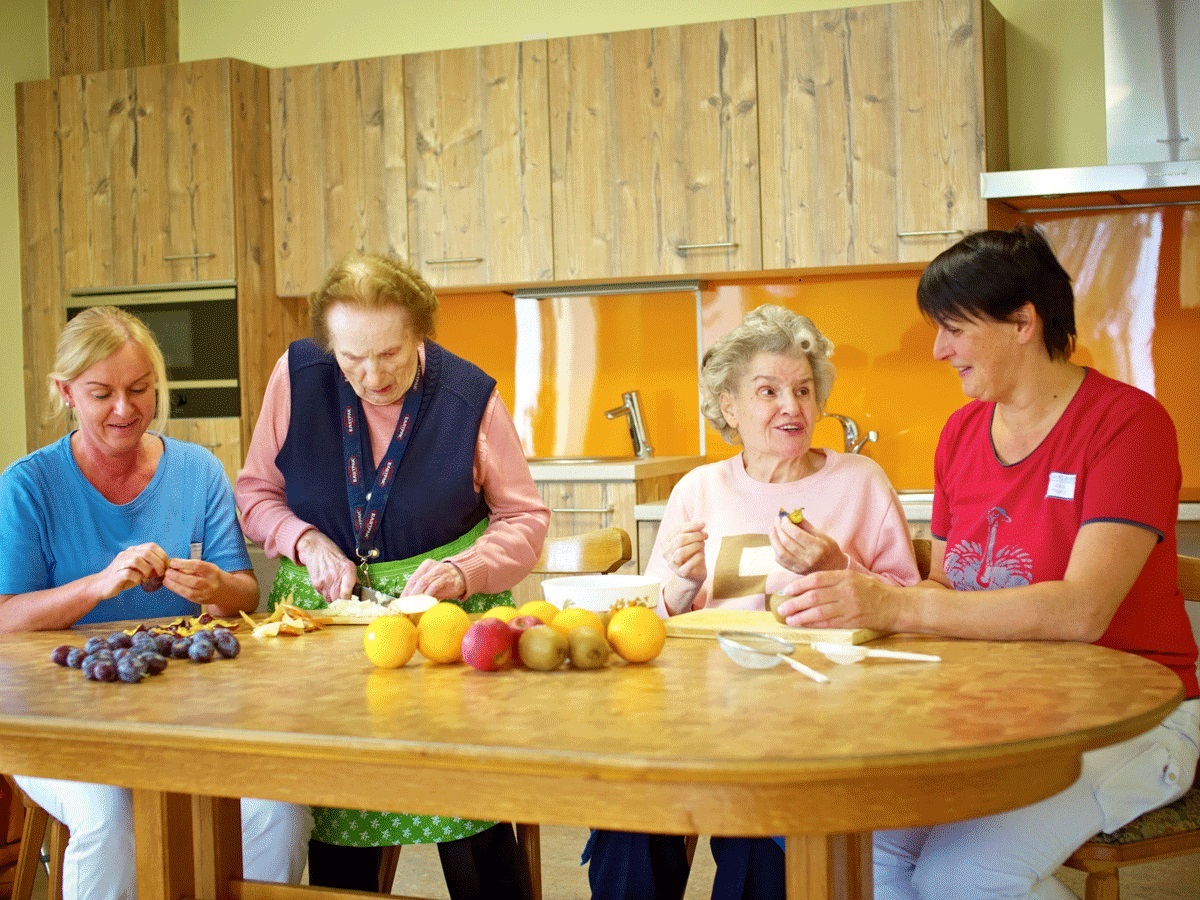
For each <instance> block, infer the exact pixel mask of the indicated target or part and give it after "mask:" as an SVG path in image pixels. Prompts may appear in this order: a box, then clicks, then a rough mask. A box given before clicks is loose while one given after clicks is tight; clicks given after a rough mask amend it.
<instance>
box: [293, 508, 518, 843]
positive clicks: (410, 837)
mask: <svg viewBox="0 0 1200 900" xmlns="http://www.w3.org/2000/svg"><path fill="white" fill-rule="evenodd" d="M486 527H487V520H486V519H485V520H483V521H482V522H480V523H479V524H478V525H476V526H475V527H474V528H473V529H471V531H469V532H467V533H466V534H464V535H463V536H462V537H460V538H459V539H458V540H455V541H452V542H450V543H449V544H446V545H444V546H442V547H438V548H436V549H434V550H431V551H430V552H429V553H425V554H422V555H420V556H413V557H410V558H409V559H402V560H397V561H396V562H384V563H371V564H369V565H368V566H367V574H368V576H369V577H370V579H371V586H372V587H373V588H375V589H376V590H378V591H383V593H385V594H391V595H392V596H398V595H399V594H400V592H401V591H402V590H403V589H404V585H405V584H407V583H408V579H409V578H410V577H411V576H412V573H413V572H415V571H416V570H417V566H419V565H420V564H421V563H422V562H423V561H424V560H426V559H446V558H447V557H449V556H453V555H455V554H456V553H461V552H462V551H463V550H466V549H467V548H468V547H470V546H471V545H472V544H473V543H475V540H476V538H478V537H479V535H481V534H483V532H484V529H485V528H486ZM289 598H290V599H289ZM281 602H291V603H292V604H293V605H295V606H299V607H300V608H302V609H321V608H323V607H325V606H328V604H327V603H326V602H325V600H324V599H323V598H322V597H321V595H320V594H318V593H317V592H316V591H315V590H314V589H313V586H312V584H310V583H309V580H308V571H307V570H306V569H305V568H304V567H303V566H298V565H296V564H295V563H293V562H292V561H291V560H289V559H287V558H283V559H280V561H279V569H278V571H277V572H276V574H275V581H274V582H273V583H272V585H271V596H270V600H269V608H270V609H274V608H275V606H276V604H278V603H281ZM455 602H456V603H459V604H460V605H461V606H462V607H463V609H465V610H466V611H467V612H469V613H482V612H487V610H489V609H491V608H492V607H493V606H512V605H513V599H512V592H511V591H503V592H502V593H499V594H472V595H471V596H470V597H467V598H466V599H465V600H461V601H455ZM312 812H313V832H312V836H313V839H314V840H318V841H322V842H323V843H326V844H337V845H338V846H341V847H392V846H395V845H397V844H431V843H443V842H445V841H454V840H458V839H459V838H465V837H470V836H471V835H473V834H478V833H479V832H481V831H483V830H484V829H487V828H491V827H492V826H493V825H494V824H496V823H495V822H484V821H481V820H478V819H455V818H451V817H448V816H415V815H409V814H407V813H387V812H371V811H368V810H360V809H331V808H327V807H324V806H314V807H313V811H312Z"/></svg>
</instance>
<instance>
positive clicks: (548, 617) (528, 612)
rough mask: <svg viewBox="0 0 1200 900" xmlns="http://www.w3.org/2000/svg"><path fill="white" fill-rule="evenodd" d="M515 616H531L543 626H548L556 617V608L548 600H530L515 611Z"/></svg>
mask: <svg viewBox="0 0 1200 900" xmlns="http://www.w3.org/2000/svg"><path fill="white" fill-rule="evenodd" d="M517 615H520V616H533V617H534V618H537V619H541V621H542V624H543V625H549V624H550V623H551V622H553V621H554V617H555V616H557V615H558V607H557V606H555V605H554V604H553V603H551V602H550V601H549V600H530V601H529V602H528V603H526V604H525V605H524V606H522V607H521V608H520V609H518V610H517Z"/></svg>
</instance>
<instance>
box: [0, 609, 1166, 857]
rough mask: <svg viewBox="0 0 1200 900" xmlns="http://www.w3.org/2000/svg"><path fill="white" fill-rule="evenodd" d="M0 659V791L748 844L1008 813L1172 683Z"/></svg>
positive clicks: (956, 654) (326, 633)
mask: <svg viewBox="0 0 1200 900" xmlns="http://www.w3.org/2000/svg"><path fill="white" fill-rule="evenodd" d="M111 629H112V626H107V627H105V628H100V629H77V630H74V631H71V632H47V633H40V634H24V635H6V636H0V771H6V772H21V773H26V774H33V775H46V776H54V777H72V778H76V779H91V780H97V781H105V782H108V783H113V784H120V785H126V786H131V787H143V788H149V789H153V790H158V791H181V792H189V793H199V794H209V795H212V796H238V795H248V796H259V797H270V798H275V799H285V800H294V801H300V802H312V803H325V804H331V805H348V806H358V807H366V808H374V809H393V810H397V811H405V812H423V813H442V814H453V815H463V816H478V817H483V818H492V819H507V820H513V821H539V822H544V823H553V824H564V825H575V826H586V825H599V826H606V827H610V828H625V829H634V828H640V829H650V830H661V831H678V832H681V833H689V832H699V833H704V834H714V833H717V834H719V833H726V834H729V833H740V834H751V835H766V834H794V833H801V832H804V833H832V832H844V831H857V830H865V829H869V828H881V827H898V826H902V825H914V824H930V823H932V822H936V821H948V820H951V819H955V818H960V817H963V816H972V815H979V814H983V813H986V812H991V811H996V810H1000V809H1008V808H1012V807H1014V806H1017V805H1021V804H1022V803H1025V802H1032V801H1033V800H1036V799H1040V798H1041V797H1044V796H1047V795H1048V794H1050V793H1052V792H1054V791H1055V790H1058V789H1060V788H1061V787H1063V786H1065V785H1066V784H1069V783H1070V782H1071V781H1072V780H1073V779H1074V778H1075V777H1076V774H1077V772H1078V758H1079V754H1080V752H1082V751H1083V750H1086V749H1090V748H1093V747H1097V746H1103V745H1106V744H1109V743H1113V742H1115V741H1118V740H1122V739H1124V738H1127V737H1130V736H1132V735H1134V734H1137V733H1140V732H1142V731H1145V730H1146V729H1148V728H1150V727H1152V726H1153V725H1155V724H1156V723H1157V722H1158V721H1160V720H1161V719H1162V718H1163V717H1164V716H1165V715H1166V714H1167V713H1168V712H1169V711H1170V710H1171V709H1172V708H1173V707H1174V706H1175V705H1176V704H1177V703H1178V702H1179V700H1180V699H1182V696H1183V694H1182V687H1181V685H1180V682H1179V680H1178V679H1177V678H1176V677H1175V676H1174V675H1173V674H1172V673H1171V672H1170V671H1169V670H1167V669H1166V668H1163V667H1161V666H1158V665H1156V664H1154V663H1150V662H1147V661H1145V660H1142V659H1140V658H1138V657H1135V656H1131V655H1128V654H1123V653H1118V652H1115V651H1111V650H1106V649H1103V648H1098V647H1093V646H1090V645H1086V644H1083V645H1081V644H1058V643H1053V644H1052V643H1006V644H998V643H987V642H973V641H953V640H940V639H927V638H919V637H901V636H893V637H890V638H885V639H883V640H880V641H876V642H874V644H873V646H887V647H893V648H900V649H913V650H919V651H922V652H932V653H937V654H940V655H942V657H943V660H944V661H943V662H941V663H911V662H895V661H888V660H866V661H864V662H860V663H857V664H854V665H849V666H838V665H836V664H834V663H832V662H829V661H827V660H826V659H825V658H824V657H822V656H820V655H819V654H818V653H817V652H816V651H813V650H811V649H810V648H807V647H800V648H799V649H797V651H796V653H795V654H794V655H795V656H796V658H797V659H800V660H802V661H804V662H806V663H808V664H809V665H811V666H812V667H813V668H816V669H819V670H821V671H824V672H826V673H827V674H828V675H829V676H830V678H831V679H832V680H831V682H830V683H829V684H817V683H815V682H813V681H810V680H809V679H807V678H805V677H804V676H802V675H801V674H799V673H797V672H795V671H793V670H792V669H791V668H789V667H786V666H783V665H780V666H778V667H777V668H773V669H767V670H749V669H743V668H739V667H738V666H736V665H735V664H734V663H733V662H732V661H731V660H729V659H728V658H727V657H726V656H725V655H724V654H723V653H722V652H721V650H720V649H719V648H718V646H717V645H716V643H715V642H713V641H711V640H699V639H684V638H672V639H669V640H668V642H667V646H666V648H665V649H664V651H663V653H662V654H661V655H660V656H659V657H658V659H656V660H655V661H653V662H651V663H648V664H644V665H626V664H614V665H610V666H609V667H608V668H605V669H603V670H597V671H574V670H569V669H568V670H561V671H557V672H549V673H545V672H530V671H523V670H511V671H505V672H499V673H486V672H477V671H474V670H472V669H469V668H467V667H466V666H463V665H434V664H430V663H427V662H424V661H422V660H421V658H420V657H419V656H418V657H416V658H415V659H414V661H413V662H411V663H410V664H409V665H408V666H405V667H403V668H401V669H391V670H383V669H375V668H373V667H372V666H371V664H370V663H369V662H368V661H367V659H366V657H365V656H364V654H363V652H362V636H363V628H362V627H361V626H357V627H356V626H334V627H329V628H326V629H325V630H323V631H320V632H316V633H313V634H308V635H304V636H301V637H290V638H289V637H279V638H268V639H256V638H253V637H250V636H248V635H243V637H242V647H243V650H242V653H241V655H240V656H239V657H237V658H236V659H233V660H220V661H216V662H212V663H209V664H197V663H192V662H190V661H186V660H183V661H177V660H173V661H172V662H171V663H170V665H169V666H168V668H167V670H166V672H165V673H164V674H163V675H161V676H159V677H155V678H148V679H146V680H145V681H143V682H141V683H140V684H135V685H126V684H120V683H115V684H104V683H94V682H89V681H87V680H85V679H84V678H83V676H82V674H81V673H80V672H78V671H75V670H70V669H65V668H61V667H59V666H56V665H54V664H53V663H52V662H51V661H50V651H51V649H52V648H53V647H55V646H57V645H59V644H62V643H72V644H75V645H77V646H82V644H83V641H84V639H85V638H86V637H87V635H88V634H92V633H108V632H109V631H110V630H111Z"/></svg>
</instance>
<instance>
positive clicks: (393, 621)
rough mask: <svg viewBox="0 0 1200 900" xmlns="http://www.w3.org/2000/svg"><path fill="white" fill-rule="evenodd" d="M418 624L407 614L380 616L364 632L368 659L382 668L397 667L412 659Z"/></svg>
mask: <svg viewBox="0 0 1200 900" xmlns="http://www.w3.org/2000/svg"><path fill="white" fill-rule="evenodd" d="M416 649H417V626H416V625H414V624H413V623H412V622H410V621H409V620H408V617H407V616H380V617H379V618H377V619H375V620H374V621H372V622H371V624H369V625H368V626H367V630H366V632H365V633H364V634H363V650H365V651H366V654H367V659H369V660H370V661H371V662H372V663H374V664H375V665H377V666H379V667H380V668H382V669H395V668H398V667H399V666H402V665H404V664H405V663H406V662H408V661H409V660H410V659H412V655H413V651H415V650H416Z"/></svg>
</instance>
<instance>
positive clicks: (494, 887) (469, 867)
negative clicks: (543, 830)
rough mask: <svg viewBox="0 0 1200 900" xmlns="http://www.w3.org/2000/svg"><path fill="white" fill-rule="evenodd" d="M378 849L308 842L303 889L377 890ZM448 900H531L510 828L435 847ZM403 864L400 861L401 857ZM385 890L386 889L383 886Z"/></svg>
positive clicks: (498, 827) (505, 826)
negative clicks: (444, 878) (440, 863)
mask: <svg viewBox="0 0 1200 900" xmlns="http://www.w3.org/2000/svg"><path fill="white" fill-rule="evenodd" d="M381 856H382V853H381V850H380V848H379V847H339V846H337V845H335V844H326V843H323V842H322V841H309V842H308V883H309V884H311V885H315V886H318V887H329V888H343V889H349V890H355V891H371V892H372V893H374V892H376V891H378V890H379V861H380V857H381ZM438 857H439V858H440V859H441V861H442V873H443V874H444V875H445V876H446V888H447V889H448V890H449V892H450V897H451V900H530V896H531V894H532V888H531V886H530V884H529V873H528V872H527V871H526V869H525V861H524V858H523V857H522V855H521V851H520V849H519V848H518V847H517V838H516V835H515V834H514V833H513V828H512V825H510V824H508V823H507V822H502V823H499V824H496V825H493V826H492V827H491V828H488V829H486V830H484V831H481V832H479V834H473V835H471V836H470V837H466V838H461V839H460V840H457V841H447V842H446V843H444V844H438ZM400 864H401V865H403V864H404V855H403V854H401V856H400ZM388 889H390V885H389V886H388Z"/></svg>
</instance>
